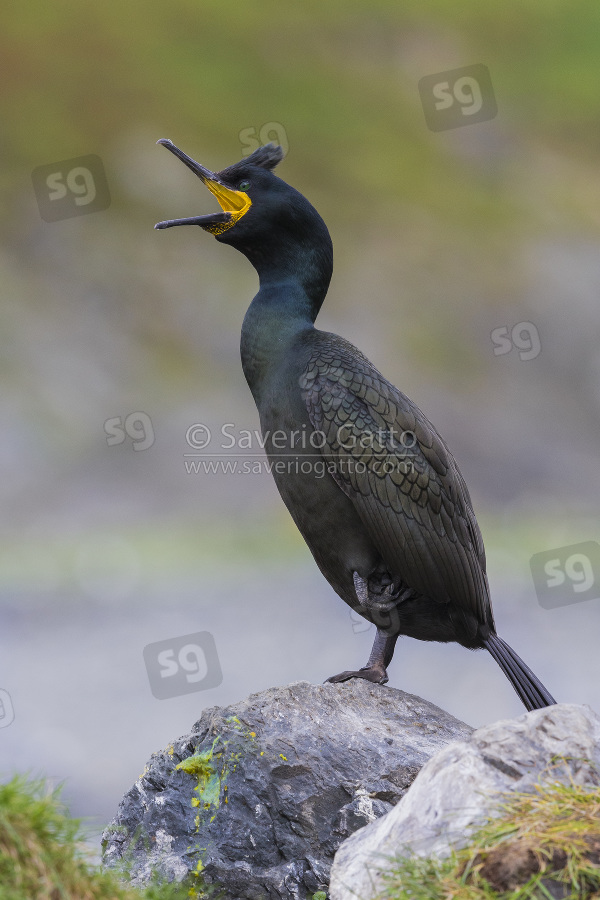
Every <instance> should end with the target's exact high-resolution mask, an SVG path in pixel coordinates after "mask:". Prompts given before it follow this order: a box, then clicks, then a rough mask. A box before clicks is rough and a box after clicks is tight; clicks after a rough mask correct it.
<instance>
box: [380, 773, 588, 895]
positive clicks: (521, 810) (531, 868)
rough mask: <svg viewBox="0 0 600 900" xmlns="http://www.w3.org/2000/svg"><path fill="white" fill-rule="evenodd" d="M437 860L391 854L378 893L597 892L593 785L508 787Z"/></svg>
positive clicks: (513, 893)
mask: <svg viewBox="0 0 600 900" xmlns="http://www.w3.org/2000/svg"><path fill="white" fill-rule="evenodd" d="M500 810H501V812H500V815H499V816H498V817H497V818H493V819H490V821H489V822H488V823H487V824H486V825H485V826H484V827H483V828H482V829H481V830H479V831H477V832H476V833H475V834H474V835H473V836H472V838H471V840H470V843H469V845H468V846H467V847H465V848H463V849H461V850H458V851H455V852H453V853H452V855H451V856H449V857H447V858H445V859H435V858H424V857H416V856H415V857H405V858H398V859H397V860H396V861H395V862H394V865H393V868H392V869H391V870H390V871H389V872H387V873H386V874H385V878H384V880H385V888H384V890H383V892H382V893H381V894H380V896H379V898H378V900H492V898H498V900H500V898H501V900H526V898H534V897H536V898H537V897H547V898H551V897H552V896H553V893H552V891H551V888H552V886H553V885H555V886H556V885H557V883H560V885H561V886H564V887H565V889H566V892H567V896H568V897H572V898H580V900H591V898H598V897H600V788H592V789H590V788H589V787H582V786H581V785H578V784H575V783H574V782H571V783H570V784H567V785H565V784H560V783H551V784H543V785H542V784H540V785H536V789H535V792H534V793H531V794H529V793H527V794H515V795H514V796H511V797H510V799H508V800H507V801H506V802H505V803H503V804H502V806H501V808H500Z"/></svg>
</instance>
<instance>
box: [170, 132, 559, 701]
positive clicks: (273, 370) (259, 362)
mask: <svg viewBox="0 0 600 900" xmlns="http://www.w3.org/2000/svg"><path fill="white" fill-rule="evenodd" d="M160 143H163V144H165V145H166V146H167V147H168V149H169V150H171V152H173V153H175V155H177V156H178V157H179V158H180V159H181V160H182V161H183V162H184V163H185V164H186V165H187V166H188V167H189V168H190V169H192V171H194V172H195V173H196V174H197V175H198V176H199V177H200V178H201V179H202V181H203V182H204V183H205V184H206V185H207V187H208V188H209V189H210V190H211V191H212V193H213V194H215V196H216V197H217V199H218V200H219V202H220V204H221V207H222V212H221V213H216V214H212V215H208V216H199V217H194V218H192V219H183V220H169V221H167V222H162V223H159V224H158V225H157V226H156V227H157V228H166V227H170V226H172V225H179V224H198V225H200V226H201V227H203V228H204V229H205V230H207V231H210V232H212V233H213V234H214V235H215V236H216V238H217V240H219V241H220V242H222V243H228V244H231V245H232V246H234V247H236V249H238V250H240V251H241V252H242V253H243V254H244V255H245V256H246V257H247V258H248V259H249V260H250V262H251V263H252V265H253V266H254V267H255V269H256V270H257V272H258V275H259V279H260V289H259V291H258V293H257V295H256V296H255V298H254V300H253V301H252V303H251V305H250V307H249V309H248V312H247V313H246V317H245V319H244V324H243V327H242V340H241V354H242V365H243V369H244V374H245V376H246V379H247V381H248V384H249V386H250V389H251V391H252V394H253V396H254V399H255V402H256V405H257V408H258V412H259V415H260V421H261V428H262V432H263V436H264V438H265V450H266V452H267V455H268V456H269V458H270V460H271V462H272V463H273V465H272V471H273V475H274V478H275V481H276V483H277V487H278V489H279V492H280V494H281V496H282V498H283V501H284V502H285V504H286V506H287V508H288V509H289V511H290V513H291V515H292V517H293V519H294V521H295V523H296V525H297V526H298V528H299V530H300V532H301V534H302V535H303V537H304V539H305V541H306V543H307V544H308V547H309V548H310V550H311V552H312V554H313V556H314V558H315V561H316V562H317V565H318V566H319V568H320V570H321V572H322V573H323V575H324V576H325V578H326V579H327V580H328V581H329V583H330V584H331V585H332V587H333V588H334V590H335V591H336V592H337V593H338V594H339V596H340V597H341V598H342V599H343V600H344V601H345V602H346V603H347V604H348V605H349V606H351V607H352V608H353V609H355V610H356V611H357V612H359V613H360V615H362V616H363V617H364V618H366V619H367V620H369V621H370V622H373V623H374V624H375V625H376V626H377V635H376V638H375V643H374V645H373V650H372V652H371V656H370V658H369V661H368V662H367V664H366V666H364V667H363V668H362V669H359V670H352V671H347V672H342V673H340V674H339V675H335V676H332V677H331V678H330V679H329V680H330V681H344V680H346V679H348V678H352V677H360V678H366V679H368V680H370V681H374V682H377V683H381V684H384V683H385V682H387V680H388V678H387V671H386V668H387V666H388V665H389V663H390V661H391V659H392V655H393V652H394V647H395V643H396V640H397V638H398V637H399V636H400V635H408V636H410V637H414V638H417V639H419V640H426V641H443V642H447V641H457V642H458V643H460V644H462V645H463V646H465V647H468V648H470V649H477V648H484V647H485V648H486V649H487V650H488V651H489V652H490V654H491V655H492V657H493V658H494V659H495V660H496V662H497V663H498V664H499V665H500V667H501V668H502V670H503V671H504V673H505V674H506V676H507V678H508V679H509V680H510V681H511V683H512V685H513V687H514V688H515V690H516V691H517V693H518V695H519V697H520V698H521V700H522V701H523V703H524V704H525V706H526V707H527V709H537V708H540V707H543V706H547V705H549V704H552V703H554V702H555V701H554V699H553V698H552V696H551V695H550V694H549V693H548V691H547V690H546V689H545V688H544V686H543V685H542V684H541V683H540V682H539V681H538V679H537V678H536V677H535V675H533V673H532V672H531V671H530V670H529V669H528V668H527V666H525V664H524V663H523V662H522V661H521V660H520V659H519V657H518V656H517V655H516V653H515V652H514V651H513V650H512V649H511V648H510V647H509V646H508V644H506V642H505V641H503V640H502V639H501V638H499V637H498V636H497V634H496V629H495V625H494V617H493V613H492V607H491V602H490V595H489V587H488V581H487V577H486V563H485V551H484V547H483V540H482V537H481V532H480V530H479V526H478V524H477V520H476V518H475V513H474V512H473V506H472V504H471V499H470V497H469V491H468V489H467V486H466V484H465V481H464V479H463V477H462V475H461V473H460V471H459V468H458V465H457V463H456V461H455V459H454V457H453V456H452V453H451V452H450V450H449V448H448V446H447V444H446V443H445V441H444V440H443V438H442V437H441V436H440V435H439V434H438V433H437V431H436V430H435V428H434V426H433V425H432V424H431V422H430V421H429V420H428V419H427V417H426V416H425V415H424V414H423V413H422V412H421V410H420V409H419V408H418V407H417V406H416V405H415V404H414V403H413V402H412V401H411V400H409V398H408V397H406V396H405V394H403V393H402V392H401V391H399V390H398V389H397V388H396V387H394V385H392V384H390V382H389V381H387V380H386V379H385V378H384V377H383V376H382V375H381V374H380V373H379V372H378V371H377V369H376V368H375V367H374V366H373V365H372V364H371V363H370V362H369V360H368V359H366V358H365V357H364V356H363V354H362V353H360V351H359V350H357V348H356V347H354V346H353V345H352V344H350V343H348V341H346V340H344V339H343V338H340V337H338V336H337V335H335V334H329V333H327V332H322V331H319V330H318V329H316V328H315V326H314V321H315V319H316V316H317V314H318V312H319V309H320V307H321V305H322V303H323V300H324V298H325V295H326V292H327V289H328V286H329V281H330V279H331V274H332V270H333V251H332V244H331V238H330V236H329V232H328V230H327V228H326V226H325V223H324V222H323V220H322V219H321V217H320V216H319V214H318V213H317V211H316V210H315V209H314V208H313V207H312V206H311V205H310V203H309V202H308V201H307V200H306V198H305V197H303V196H302V194H300V193H299V192H298V191H296V190H295V189H294V188H292V187H291V186H290V185H288V184H286V183H285V182H284V181H282V180H281V179H279V178H277V176H275V175H274V174H273V171H272V169H273V168H274V167H275V166H276V165H277V163H278V162H279V161H280V160H281V158H282V151H281V148H279V147H275V146H274V145H268V146H266V147H261V148H259V149H258V150H257V151H255V153H254V154H252V155H251V156H250V157H248V158H247V159H245V160H242V161H240V162H238V163H236V164H235V165H233V166H230V167H229V168H227V169H224V170H222V171H221V172H218V173H213V172H210V171H209V170H208V169H205V168H204V167H202V166H200V165H199V164H198V163H196V162H195V161H194V160H192V159H190V158H189V157H188V156H186V155H185V154H184V153H182V151H180V150H179V149H178V148H176V147H175V146H174V145H173V144H172V143H171V142H170V141H161V142H160ZM307 435H308V438H309V440H308V442H307V441H306V437H307ZM300 436H302V442H300ZM300 443H301V446H300Z"/></svg>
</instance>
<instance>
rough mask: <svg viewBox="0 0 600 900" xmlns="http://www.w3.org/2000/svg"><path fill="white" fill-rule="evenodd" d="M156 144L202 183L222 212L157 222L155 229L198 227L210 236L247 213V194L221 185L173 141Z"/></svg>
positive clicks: (221, 230)
mask: <svg viewBox="0 0 600 900" xmlns="http://www.w3.org/2000/svg"><path fill="white" fill-rule="evenodd" d="M156 143H157V144H162V145H163V147H166V148H167V150H170V151H171V153H174V154H175V156H177V157H178V158H179V159H180V160H181V161H182V163H185V165H186V166H187V167H188V169H191V170H192V172H193V173H194V175H197V176H198V178H200V179H201V181H203V182H204V184H205V185H206V187H207V188H208V189H209V191H210V192H211V193H212V194H214V195H215V197H216V198H217V200H218V201H219V204H220V206H221V209H222V210H223V212H220V213H211V214H210V215H208V216H192V217H191V218H190V219H167V220H166V221H165V222H158V223H157V224H156V225H155V226H154V227H155V228H159V229H160V228H172V226H173V225H200V227H201V228H204V230H205V231H210V232H211V234H215V235H217V234H222V233H223V232H224V231H227V229H228V228H231V227H232V226H233V225H235V223H236V222H237V221H238V219H241V217H242V216H243V215H244V214H245V213H247V212H248V210H249V209H250V206H251V205H252V201H251V200H250V197H249V196H248V194H245V193H244V192H243V191H234V190H232V189H231V188H228V187H226V186H225V185H224V184H222V183H221V182H220V181H219V179H218V178H217V176H216V175H215V173H214V172H211V171H210V170H209V169H205V168H204V166H201V165H200V163H197V162H196V161H195V160H193V159H192V158H191V157H190V156H188V155H187V154H186V153H184V152H183V150H180V149H179V147H176V146H175V144H174V143H173V141H169V140H168V139H166V138H161V140H160V141H157V142H156Z"/></svg>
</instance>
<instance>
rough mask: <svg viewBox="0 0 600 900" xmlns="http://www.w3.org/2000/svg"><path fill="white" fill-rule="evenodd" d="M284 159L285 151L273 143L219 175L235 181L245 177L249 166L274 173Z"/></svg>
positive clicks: (260, 148)
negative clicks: (237, 178)
mask: <svg viewBox="0 0 600 900" xmlns="http://www.w3.org/2000/svg"><path fill="white" fill-rule="evenodd" d="M282 159H283V149H282V148H281V147H279V146H278V145H277V144H273V143H271V144H265V146H264V147H259V148H258V150H255V151H254V153H251V154H250V156H246V157H245V158H244V159H241V160H240V161H239V162H236V163H234V164H233V165H232V166H228V167H227V168H226V169H223V170H222V171H221V172H219V173H218V174H219V175H220V176H221V177H223V178H233V179H235V178H236V177H237V176H239V175H243V174H244V173H245V172H246V169H247V168H248V166H259V167H260V168H261V169H269V170H270V171H272V170H273V169H274V168H275V166H276V165H278V163H280V162H281V160H282Z"/></svg>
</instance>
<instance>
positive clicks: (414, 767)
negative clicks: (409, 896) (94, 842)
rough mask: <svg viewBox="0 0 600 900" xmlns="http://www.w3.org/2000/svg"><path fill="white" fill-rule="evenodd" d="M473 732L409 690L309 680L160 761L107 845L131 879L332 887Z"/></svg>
mask: <svg viewBox="0 0 600 900" xmlns="http://www.w3.org/2000/svg"><path fill="white" fill-rule="evenodd" d="M471 731H472V729H471V728H470V727H469V726H468V725H465V724H464V723H463V722H459V721H458V720H457V719H454V718H453V717H452V716H450V715H449V714H448V713H445V712H443V710H441V709H438V707H436V706H433V705H432V704H431V703H427V702H426V701H424V700H420V699H419V698H418V697H414V696H412V695H411V694H406V693H404V691H399V690H395V689H393V688H387V687H382V686H380V685H375V684H370V683H369V682H366V681H360V680H356V679H355V680H352V681H349V682H347V683H345V684H323V685H312V684H308V683H307V682H304V681H301V682H297V683H295V684H292V685H289V686H287V687H282V688H271V689H269V690H267V691H263V692H262V693H259V694H252V695H251V696H250V697H249V698H248V699H247V700H244V701H242V702H241V703H236V704H234V705H233V706H229V707H227V708H225V709H220V708H218V707H214V708H212V709H207V710H205V711H204V712H203V714H202V717H201V718H200V720H199V721H198V722H197V723H196V724H195V725H194V727H193V728H192V731H191V733H190V734H187V735H184V736H183V737H181V738H179V739H178V740H176V741H174V742H173V744H171V745H170V746H169V747H168V748H167V749H166V750H165V751H163V752H161V753H155V754H153V756H152V757H151V759H150V761H149V763H148V765H147V766H146V768H145V770H144V773H143V774H142V776H141V777H140V778H139V780H138V781H137V782H136V783H135V784H134V786H133V787H132V788H131V790H130V791H128V793H127V794H125V796H124V797H123V800H122V801H121V804H120V806H119V810H118V814H117V816H116V818H115V819H114V821H113V822H112V823H111V825H109V826H108V828H107V829H106V831H105V833H104V835H103V843H104V859H103V861H104V864H105V865H107V866H114V865H119V864H122V862H123V861H124V860H127V863H128V866H129V876H128V878H129V880H130V881H132V883H134V884H136V885H140V884H144V883H146V882H147V881H148V879H149V877H150V873H151V870H152V869H157V870H158V871H159V872H161V873H162V874H163V875H165V876H166V877H167V878H168V879H169V880H174V881H182V880H184V879H186V878H187V879H188V882H190V883H193V880H194V877H195V875H194V873H201V874H202V876H203V877H204V879H205V880H207V881H210V882H218V883H219V884H221V885H222V886H223V887H224V888H225V890H226V892H227V895H228V896H230V897H233V898H244V900H245V898H248V900H258V898H266V897H268V898H279V897H281V898H298V900H300V898H302V900H304V898H305V897H306V896H307V894H312V893H314V892H316V891H319V890H326V888H327V883H328V881H329V870H330V866H331V862H332V859H333V855H334V853H335V851H336V850H337V848H338V847H339V845H340V843H341V842H342V841H343V840H344V839H345V838H347V837H348V836H349V835H350V834H352V833H353V832H354V831H356V829H358V828H362V827H363V826H364V825H366V824H367V823H369V822H373V821H374V820H375V819H377V818H378V817H379V816H382V815H383V814H384V813H387V812H388V811H389V810H391V809H393V807H394V804H396V803H397V802H398V800H400V798H401V797H402V796H403V795H404V794H405V792H406V791H407V789H408V787H409V785H410V784H411V783H412V781H413V779H414V778H415V775H416V774H417V772H418V771H419V769H420V768H421V766H423V765H424V763H425V762H427V760H428V759H429V758H430V757H431V756H432V755H433V754H434V753H436V752H437V751H438V750H440V749H441V748H442V747H444V746H445V745H446V744H448V743H449V742H450V741H456V740H457V739H466V738H467V737H468V736H469V734H470V733H471Z"/></svg>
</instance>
